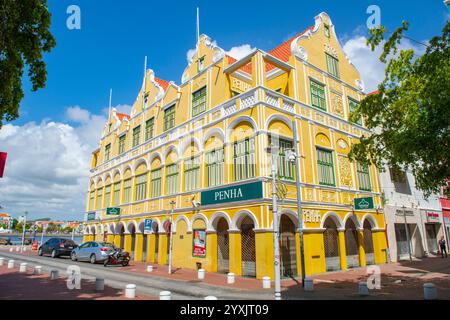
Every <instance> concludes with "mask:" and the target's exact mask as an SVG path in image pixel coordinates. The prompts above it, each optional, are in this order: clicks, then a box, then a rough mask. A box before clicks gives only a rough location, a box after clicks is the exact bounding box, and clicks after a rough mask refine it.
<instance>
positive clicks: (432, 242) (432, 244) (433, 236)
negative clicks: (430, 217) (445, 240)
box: [425, 223, 439, 254]
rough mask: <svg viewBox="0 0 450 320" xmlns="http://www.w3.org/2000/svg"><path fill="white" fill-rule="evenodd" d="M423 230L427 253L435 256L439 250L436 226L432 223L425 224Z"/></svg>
mask: <svg viewBox="0 0 450 320" xmlns="http://www.w3.org/2000/svg"><path fill="white" fill-rule="evenodd" d="M425 230H426V232H427V246H428V252H429V253H432V254H437V253H438V251H439V249H438V240H437V232H436V225H435V224H432V223H426V224H425Z"/></svg>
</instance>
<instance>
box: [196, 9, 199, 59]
mask: <svg viewBox="0 0 450 320" xmlns="http://www.w3.org/2000/svg"><path fill="white" fill-rule="evenodd" d="M199 41H200V9H199V7H197V44H196V47H197V60H198V59H200V45H199Z"/></svg>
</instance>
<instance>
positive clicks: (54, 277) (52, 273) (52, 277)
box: [50, 270, 58, 280]
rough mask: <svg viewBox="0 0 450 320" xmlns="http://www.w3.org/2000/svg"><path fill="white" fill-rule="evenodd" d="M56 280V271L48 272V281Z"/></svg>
mask: <svg viewBox="0 0 450 320" xmlns="http://www.w3.org/2000/svg"><path fill="white" fill-rule="evenodd" d="M57 279H58V270H51V271H50V280H57Z"/></svg>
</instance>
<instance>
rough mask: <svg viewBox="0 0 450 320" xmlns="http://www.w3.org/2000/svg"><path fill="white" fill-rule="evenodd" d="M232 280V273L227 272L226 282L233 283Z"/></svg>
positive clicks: (233, 279)
mask: <svg viewBox="0 0 450 320" xmlns="http://www.w3.org/2000/svg"><path fill="white" fill-rule="evenodd" d="M234 281H235V278H234V273H232V272H230V273H228V274H227V283H228V284H233V283H234Z"/></svg>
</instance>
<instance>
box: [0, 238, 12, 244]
mask: <svg viewBox="0 0 450 320" xmlns="http://www.w3.org/2000/svg"><path fill="white" fill-rule="evenodd" d="M0 245H3V246H10V245H12V242H11V239H10V238H0Z"/></svg>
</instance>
